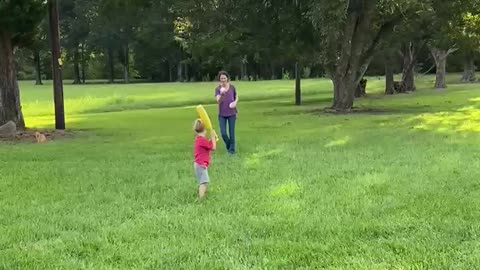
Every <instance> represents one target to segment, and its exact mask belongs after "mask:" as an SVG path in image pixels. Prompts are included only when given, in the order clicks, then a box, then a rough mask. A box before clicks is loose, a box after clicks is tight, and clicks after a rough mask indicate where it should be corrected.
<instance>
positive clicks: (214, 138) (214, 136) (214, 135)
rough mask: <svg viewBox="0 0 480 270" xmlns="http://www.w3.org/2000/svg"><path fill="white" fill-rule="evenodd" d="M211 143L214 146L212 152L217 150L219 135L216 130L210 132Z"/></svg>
mask: <svg viewBox="0 0 480 270" xmlns="http://www.w3.org/2000/svg"><path fill="white" fill-rule="evenodd" d="M210 143H211V144H212V150H213V151H215V150H216V149H217V133H216V132H215V130H212V131H211V132H210Z"/></svg>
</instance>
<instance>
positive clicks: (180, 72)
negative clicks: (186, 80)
mask: <svg viewBox="0 0 480 270" xmlns="http://www.w3.org/2000/svg"><path fill="white" fill-rule="evenodd" d="M177 81H178V82H182V81H183V64H182V61H181V60H180V61H178V64H177Z"/></svg>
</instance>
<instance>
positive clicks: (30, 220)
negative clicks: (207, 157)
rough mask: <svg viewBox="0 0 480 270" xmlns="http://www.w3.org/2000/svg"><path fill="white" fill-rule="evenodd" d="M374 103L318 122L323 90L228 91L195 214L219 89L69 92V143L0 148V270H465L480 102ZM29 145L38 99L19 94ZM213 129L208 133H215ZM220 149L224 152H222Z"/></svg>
mask: <svg viewBox="0 0 480 270" xmlns="http://www.w3.org/2000/svg"><path fill="white" fill-rule="evenodd" d="M458 78H459V77H458V75H455V76H453V75H452V76H451V77H450V78H449V83H450V84H449V88H448V89H447V90H441V91H438V90H434V89H431V86H432V85H433V83H432V80H433V77H431V76H428V77H420V78H418V88H419V90H418V91H417V92H415V93H413V94H404V95H396V96H387V97H385V96H383V95H382V89H383V81H382V80H380V79H377V78H370V80H369V82H368V90H367V92H368V93H370V95H369V97H368V98H363V99H359V100H357V101H356V106H359V107H364V108H376V109H381V111H380V112H377V113H372V114H367V113H361V114H350V115H331V114H324V113H321V112H320V111H316V110H318V109H322V108H324V107H326V106H328V105H330V103H331V101H330V99H331V83H330V82H329V81H327V80H305V81H303V82H302V86H303V90H304V94H305V95H304V101H305V105H303V106H301V107H296V106H293V105H292V102H293V97H294V96H293V85H294V82H293V81H271V82H268V81H267V82H250V83H248V82H238V83H235V85H236V86H237V90H238V93H239V97H240V102H239V116H238V122H237V145H238V154H237V155H236V156H229V155H227V154H226V151H225V149H224V147H223V145H222V144H220V147H219V150H218V151H217V152H216V153H214V155H213V157H212V159H213V160H212V167H211V169H210V177H211V184H210V189H209V194H208V198H207V200H206V201H204V202H203V203H201V204H198V203H195V199H196V191H197V186H196V181H195V179H194V177H193V168H192V141H193V134H192V132H191V128H192V123H193V120H194V119H195V117H196V112H195V109H194V108H193V107H192V106H193V105H196V104H198V103H204V104H207V103H208V104H212V105H208V106H207V107H206V108H207V109H208V111H209V114H210V116H211V117H212V121H213V122H214V124H215V126H216V127H217V126H218V125H217V119H216V117H215V114H216V108H215V106H214V105H213V101H214V99H213V93H214V91H213V89H214V86H215V84H214V83H188V84H175V83H172V84H135V85H122V84H118V85H86V86H73V85H69V84H66V85H65V106H66V120H67V128H68V129H71V130H81V131H82V132H79V133H78V134H77V135H76V137H75V138H73V139H63V140H57V141H52V142H49V143H48V144H44V145H39V144H31V143H25V144H16V145H12V144H0V152H1V153H2V154H1V155H0V162H1V164H2V170H1V178H0V269H474V268H476V267H478V265H480V241H479V240H480V233H479V232H480V182H479V179H480V151H479V150H480V147H479V143H480V134H479V132H480V126H479V124H480V85H476V84H472V85H470V84H455V82H456V81H458ZM20 86H21V97H22V103H23V109H24V114H25V120H26V123H27V125H28V126H29V127H42V128H43V127H45V128H52V127H53V124H54V122H53V119H54V118H53V101H52V100H53V97H52V96H53V95H52V88H51V84H47V85H45V86H41V87H34V86H33V85H32V83H31V82H21V84H20ZM217 129H218V128H217ZM220 143H221V141H220Z"/></svg>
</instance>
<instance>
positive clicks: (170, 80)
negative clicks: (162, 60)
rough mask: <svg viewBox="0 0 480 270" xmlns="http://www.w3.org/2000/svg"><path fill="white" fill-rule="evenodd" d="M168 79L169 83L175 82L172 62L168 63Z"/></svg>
mask: <svg viewBox="0 0 480 270" xmlns="http://www.w3.org/2000/svg"><path fill="white" fill-rule="evenodd" d="M168 79H169V82H173V72H172V66H171V62H170V61H168Z"/></svg>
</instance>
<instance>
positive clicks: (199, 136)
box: [193, 119, 217, 199]
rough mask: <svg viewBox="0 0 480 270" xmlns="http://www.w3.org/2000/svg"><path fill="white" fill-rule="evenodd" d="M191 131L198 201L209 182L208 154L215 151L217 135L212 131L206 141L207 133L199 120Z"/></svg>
mask: <svg viewBox="0 0 480 270" xmlns="http://www.w3.org/2000/svg"><path fill="white" fill-rule="evenodd" d="M193 130H194V131H195V134H196V136H195V141H194V146H193V155H194V163H193V168H194V171H195V176H196V178H197V181H198V184H199V187H198V197H199V199H203V197H204V196H205V193H206V192H207V184H208V181H209V177H208V166H209V165H210V152H211V151H215V149H216V148H217V143H216V141H217V140H216V139H217V134H216V133H215V131H213V130H212V132H211V134H210V140H208V139H207V138H206V134H207V132H206V131H205V126H204V125H203V123H202V121H201V120H200V119H197V120H195V123H194V124H193Z"/></svg>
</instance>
